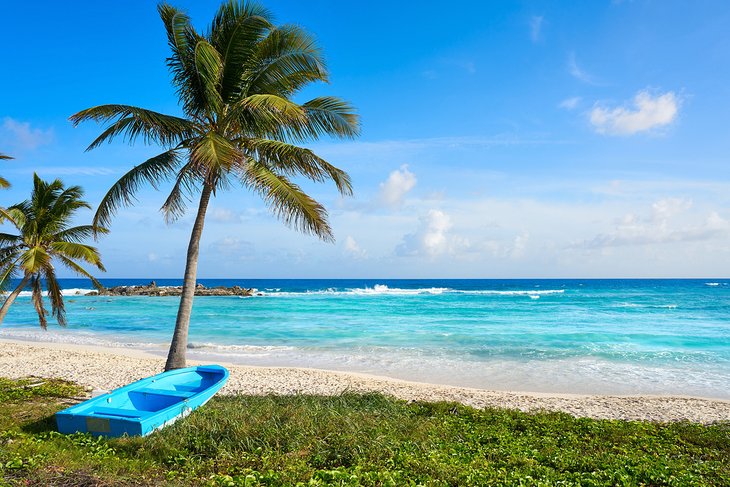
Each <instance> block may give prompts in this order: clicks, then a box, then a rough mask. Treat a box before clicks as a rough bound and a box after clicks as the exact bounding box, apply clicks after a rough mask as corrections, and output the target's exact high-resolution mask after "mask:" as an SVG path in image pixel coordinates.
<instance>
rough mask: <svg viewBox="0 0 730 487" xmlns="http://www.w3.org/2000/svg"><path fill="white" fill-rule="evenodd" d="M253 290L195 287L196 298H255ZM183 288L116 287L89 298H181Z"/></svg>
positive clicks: (233, 287) (105, 289)
mask: <svg viewBox="0 0 730 487" xmlns="http://www.w3.org/2000/svg"><path fill="white" fill-rule="evenodd" d="M255 292H256V290H255V289H253V288H245V287H241V286H232V287H225V286H218V287H205V286H203V285H202V284H198V285H197V286H195V295H196V296H253V295H254V293H255ZM180 294H182V286H158V285H157V283H156V282H155V281H152V282H150V283H149V284H148V285H146V286H115V287H110V288H101V289H99V290H98V291H92V292H90V293H89V294H87V296H180Z"/></svg>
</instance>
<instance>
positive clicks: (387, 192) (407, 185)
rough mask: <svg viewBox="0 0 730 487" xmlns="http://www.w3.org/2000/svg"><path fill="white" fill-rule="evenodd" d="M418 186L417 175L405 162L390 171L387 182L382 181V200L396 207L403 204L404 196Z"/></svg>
mask: <svg viewBox="0 0 730 487" xmlns="http://www.w3.org/2000/svg"><path fill="white" fill-rule="evenodd" d="M415 186H416V175H415V174H413V173H412V172H410V171H409V170H408V165H407V164H404V165H402V166H401V167H400V169H398V170H395V171H393V172H391V173H390V175H389V176H388V179H387V180H386V181H385V182H382V183H380V197H379V199H380V201H381V202H382V203H384V204H385V205H387V206H390V207H393V208H396V207H399V206H400V205H402V204H403V198H404V197H405V195H406V194H408V192H409V191H410V190H412V189H413V188H414V187H415Z"/></svg>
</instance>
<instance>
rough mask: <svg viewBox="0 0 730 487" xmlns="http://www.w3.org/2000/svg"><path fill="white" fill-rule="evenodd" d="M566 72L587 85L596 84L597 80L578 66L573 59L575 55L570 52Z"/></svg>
mask: <svg viewBox="0 0 730 487" xmlns="http://www.w3.org/2000/svg"><path fill="white" fill-rule="evenodd" d="M568 72H569V73H570V75H571V76H572V77H574V78H575V79H577V80H579V81H582V82H583V83H587V84H589V85H595V84H598V80H597V79H596V78H595V77H594V76H593V75H592V74H590V73H588V72H586V71H585V70H584V69H583V68H581V67H580V66H578V61H576V59H575V53H574V52H571V53H570V55H569V56H568Z"/></svg>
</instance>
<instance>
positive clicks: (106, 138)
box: [69, 105, 195, 151]
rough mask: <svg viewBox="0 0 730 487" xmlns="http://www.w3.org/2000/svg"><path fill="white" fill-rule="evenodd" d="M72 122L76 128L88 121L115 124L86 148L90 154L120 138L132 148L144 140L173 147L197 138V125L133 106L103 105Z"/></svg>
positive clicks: (76, 114)
mask: <svg viewBox="0 0 730 487" xmlns="http://www.w3.org/2000/svg"><path fill="white" fill-rule="evenodd" d="M69 119H70V120H71V122H72V123H73V125H74V126H77V125H79V124H80V123H81V122H85V121H88V120H93V121H95V122H100V123H111V125H109V127H107V128H106V130H104V132H102V134H101V135H100V136H99V137H97V138H96V139H95V140H94V141H93V142H92V143H91V144H90V145H89V147H87V148H86V150H87V151H89V150H91V149H94V148H96V147H98V146H100V145H101V144H103V143H104V142H111V141H112V140H114V138H115V137H117V136H120V135H121V136H123V137H124V141H125V142H128V143H130V144H131V143H133V142H134V141H135V140H137V138H138V137H140V136H141V137H142V139H143V141H144V143H146V144H151V143H155V144H159V145H162V146H164V147H172V146H175V145H177V144H179V143H180V142H182V141H183V140H185V139H188V138H190V137H192V136H193V135H194V134H195V124H194V123H193V122H191V121H190V120H186V119H184V118H180V117H175V116H172V115H164V114H162V113H158V112H154V111H152V110H147V109H144V108H139V107H134V106H129V105H100V106H96V107H92V108H87V109H86V110H82V111H80V112H78V113H75V114H73V115H71V117H70V118H69Z"/></svg>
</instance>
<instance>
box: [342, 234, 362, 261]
mask: <svg viewBox="0 0 730 487" xmlns="http://www.w3.org/2000/svg"><path fill="white" fill-rule="evenodd" d="M345 252H346V253H347V255H349V256H350V257H352V258H355V259H364V258H365V257H367V251H366V250H365V249H363V248H361V247H360V245H359V244H358V243H357V241H356V240H355V239H354V238H353V237H352V236H351V235H348V236H347V237H346V238H345Z"/></svg>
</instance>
